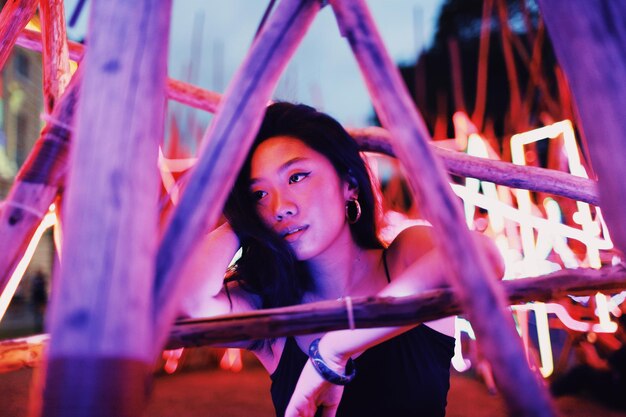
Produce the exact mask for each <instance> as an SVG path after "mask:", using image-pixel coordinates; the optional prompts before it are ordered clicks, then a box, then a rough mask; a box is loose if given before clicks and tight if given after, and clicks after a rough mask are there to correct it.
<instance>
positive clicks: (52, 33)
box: [39, 0, 72, 114]
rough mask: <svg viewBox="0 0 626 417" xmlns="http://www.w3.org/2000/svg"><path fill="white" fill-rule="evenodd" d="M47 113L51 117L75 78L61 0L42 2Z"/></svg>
mask: <svg viewBox="0 0 626 417" xmlns="http://www.w3.org/2000/svg"><path fill="white" fill-rule="evenodd" d="M39 13H40V15H41V33H43V35H44V36H43V50H44V52H43V96H44V111H45V112H46V113H47V114H49V113H51V112H52V109H53V108H54V104H55V103H56V101H57V99H58V98H59V97H60V96H61V95H62V94H63V91H65V88H66V87H67V85H68V84H69V82H70V79H71V78H72V74H71V73H70V60H69V50H68V45H67V34H66V30H65V12H64V10H63V1H62V0H40V3H39Z"/></svg>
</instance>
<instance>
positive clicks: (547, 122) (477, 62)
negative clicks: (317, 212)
mask: <svg viewBox="0 0 626 417" xmlns="http://www.w3.org/2000/svg"><path fill="white" fill-rule="evenodd" d="M4 3H5V1H2V0H0V6H3V5H4ZM271 3H272V2H270V1H254V2H253V1H249V0H232V1H229V2H228V3H227V5H226V3H225V2H223V1H217V0H202V1H201V0H185V1H174V9H173V14H172V30H171V39H170V47H169V75H170V77H172V78H175V79H178V80H181V81H185V82H188V83H191V84H195V85H197V86H199V87H201V88H204V89H207V90H210V91H214V92H218V93H223V92H224V90H225V89H226V87H227V86H228V83H229V81H230V79H231V78H232V76H233V74H234V73H235V71H236V70H237V68H238V66H239V65H240V63H241V62H242V61H243V59H244V57H245V54H246V52H247V50H248V48H249V47H250V45H251V43H252V41H253V39H254V37H255V33H256V32H257V31H258V29H259V27H260V22H261V21H262V18H263V15H264V13H265V12H266V10H267V9H268V7H269V6H268V5H269V4H271ZM367 4H368V6H369V7H370V10H371V13H372V15H373V17H374V19H375V21H376V22H377V24H378V27H379V30H380V32H381V35H382V37H383V39H384V42H385V44H386V46H387V48H388V50H389V52H390V54H391V56H392V57H393V59H394V61H395V62H396V63H397V66H398V69H399V71H400V73H401V74H402V77H403V79H404V81H405V83H406V86H407V88H408V90H409V92H410V94H411V96H412V98H413V100H414V102H415V104H416V106H417V108H418V109H419V111H420V113H421V114H422V116H423V118H424V120H425V122H426V124H427V126H428V128H429V131H430V134H431V136H432V138H433V141H434V142H435V144H437V145H438V146H441V147H445V148H447V149H453V150H456V151H458V152H465V153H468V154H470V155H474V156H479V157H484V158H490V159H500V160H504V161H507V162H514V163H516V164H523V165H532V166H540V167H544V168H550V169H554V170H559V171H564V172H568V173H571V174H574V175H577V176H583V177H589V178H594V177H595V175H594V171H593V166H592V165H591V163H590V160H589V157H588V152H587V150H586V142H585V138H584V137H582V135H581V134H580V132H579V130H578V128H577V121H576V111H575V108H574V105H573V102H572V97H571V94H570V92H569V89H568V86H567V80H566V79H565V77H564V75H563V73H562V71H561V69H560V67H559V64H558V62H557V61H556V59H555V56H554V53H553V51H552V47H551V44H550V39H549V36H548V34H547V33H546V30H545V27H544V25H543V22H542V20H541V14H540V11H539V8H538V6H537V4H536V2H535V0H437V1H429V0H368V1H367ZM89 5H90V1H89V0H86V1H85V0H66V1H65V8H66V11H65V13H66V18H67V24H68V35H69V37H70V38H71V40H72V41H74V42H78V43H84V44H87V45H88V44H89V39H88V37H87V33H88V31H87V28H88V24H89V22H88V21H89V18H88V17H89ZM29 28H31V29H33V30H38V29H39V22H38V18H37V17H35V18H34V19H33V20H32V22H31V23H30V26H29ZM165 52H166V51H164V53H165ZM41 77H42V71H41V55H40V54H39V53H38V52H34V51H30V50H27V49H25V48H22V47H19V46H16V47H15V48H14V49H13V52H12V55H11V57H10V58H9V60H8V62H7V63H6V65H5V66H4V68H2V70H1V72H0V199H4V198H5V197H6V195H7V193H8V192H9V190H10V187H11V185H12V183H13V181H14V179H15V176H16V174H17V172H18V170H19V168H20V166H21V165H22V164H23V163H24V161H25V159H26V157H27V156H28V154H29V152H30V149H31V148H32V146H33V144H34V142H35V141H36V140H37V138H38V137H39V132H40V130H41V128H42V126H43V119H42V117H41V114H42V112H43V107H42V106H43V102H42V87H41ZM274 98H275V99H277V100H289V101H297V102H303V103H306V104H309V105H313V106H315V107H317V108H319V109H320V110H323V111H325V112H328V113H329V114H331V115H332V116H334V117H336V118H337V119H338V120H339V121H340V122H342V123H343V124H344V125H346V126H347V127H365V126H375V125H378V124H379V121H378V119H377V117H376V115H375V113H374V111H373V108H372V104H371V101H370V100H369V98H368V95H367V92H366V89H365V86H364V84H363V81H362V78H361V76H360V74H359V71H358V68H357V66H356V62H355V60H354V58H353V57H352V55H351V52H350V50H349V48H348V45H347V42H346V41H345V40H344V39H343V38H342V37H341V36H340V33H339V30H338V28H337V24H336V21H335V19H334V16H333V14H332V10H331V9H330V7H329V6H327V7H325V8H324V9H323V10H322V11H321V12H320V14H319V16H318V17H317V18H316V21H315V23H314V24H313V26H312V28H311V30H310V31H309V33H308V34H307V36H306V38H305V39H304V41H303V43H302V44H301V45H300V47H299V49H298V51H297V53H296V55H295V57H294V59H293V60H292V61H291V63H290V64H289V66H288V67H287V70H286V71H285V73H284V74H283V76H282V78H281V80H280V83H279V85H278V87H277V89H276V91H275V92H274ZM210 122H211V114H209V113H207V112H204V111H201V110H196V109H192V108H190V107H187V106H184V105H182V104H180V103H177V102H174V101H169V103H168V115H167V126H166V137H165V138H164V139H163V143H162V155H163V156H162V162H164V163H162V164H160V165H161V169H162V173H161V174H162V178H163V190H162V200H161V209H162V210H163V212H164V213H165V214H164V216H163V219H166V218H167V213H168V212H169V210H170V209H171V207H173V205H174V204H175V200H176V198H175V195H176V193H178V192H179V191H180V190H181V189H183V188H184V179H185V175H184V174H185V172H186V170H187V169H188V167H189V166H191V165H193V161H194V158H195V157H196V155H197V151H198V148H199V145H200V144H201V142H202V139H203V135H204V132H205V131H206V128H207V126H208V125H209V123H210ZM366 157H367V158H368V161H369V162H370V165H371V166H372V169H373V172H374V174H375V176H376V179H377V181H378V183H379V185H380V191H381V201H382V205H383V210H384V214H385V217H384V224H383V230H382V232H383V235H384V237H385V238H386V239H388V240H391V239H393V237H394V236H395V234H397V233H398V232H399V231H400V230H402V228H404V227H406V226H408V225H410V224H414V223H416V222H422V220H421V219H420V213H419V202H416V201H413V199H412V197H411V193H410V191H409V189H408V186H407V184H406V182H405V181H404V177H403V174H402V169H401V167H399V166H398V164H397V162H396V161H395V160H394V159H392V158H389V157H384V156H380V155H376V154H368V155H367V156H366ZM174 161H185V164H182V165H184V167H183V168H172V167H173V166H174V165H175V164H174ZM170 162H171V163H170ZM451 184H452V187H453V189H454V191H455V192H456V193H457V195H458V196H459V200H460V202H461V203H462V204H463V206H464V210H465V214H466V220H467V224H468V227H470V228H471V229H476V230H479V231H481V232H483V233H485V234H486V235H488V236H490V237H491V238H492V239H493V240H494V241H495V242H496V244H497V246H498V248H499V250H500V252H501V253H502V256H503V258H504V259H505V263H506V272H505V279H516V278H520V277H528V276H536V275H543V274H546V273H549V272H552V271H556V270H559V269H562V268H575V267H587V268H600V267H601V266H603V265H611V264H615V263H618V262H620V261H621V258H620V254H618V253H617V252H616V251H615V250H614V249H613V244H612V242H611V239H610V234H609V231H608V230H607V228H606V225H605V224H604V221H603V219H602V213H601V211H600V210H599V209H598V208H597V207H594V206H591V205H589V204H586V203H581V202H575V201H572V200H569V199H566V198H563V197H558V196H554V195H548V194H545V193H535V192H528V191H523V190H514V189H510V188H507V187H502V186H496V185H494V184H492V183H487V182H483V181H479V180H475V179H471V178H459V177H455V178H452V179H451ZM54 224H55V222H54V220H53V219H51V220H49V221H46V220H44V223H43V224H42V227H41V228H40V231H39V233H38V234H37V235H36V236H35V238H34V239H33V242H32V243H31V247H30V251H29V253H27V255H26V256H25V258H24V260H23V268H22V270H21V271H20V272H19V274H16V276H14V278H13V279H12V282H14V283H15V288H14V294H8V293H7V292H6V291H5V294H3V295H2V297H0V340H4V341H5V343H3V344H2V345H1V346H0V372H3V373H0V387H1V388H0V389H2V390H3V392H5V393H7V394H6V395H2V396H0V409H2V410H9V411H8V413H9V414H6V413H5V412H4V411H3V415H11V416H12V415H14V416H22V415H26V414H25V413H26V411H25V410H26V409H25V403H26V402H27V400H26V398H27V396H28V384H29V381H30V380H31V379H32V378H33V377H37V369H38V363H39V359H40V357H41V353H42V352H41V348H38V349H39V350H38V349H37V348H32V347H29V348H24V349H22V347H23V346H24V345H23V344H22V345H20V344H19V343H20V342H15V343H17V345H15V344H13V345H11V344H10V342H7V341H8V340H12V339H15V338H21V337H29V336H32V335H37V334H41V333H43V332H44V329H45V326H44V323H45V310H46V305H47V300H48V296H49V291H50V287H51V280H52V279H53V277H54V271H55V264H56V262H57V258H56V251H55V233H54V232H53V230H54ZM57 238H58V236H57ZM18 275H19V276H18ZM11 295H12V296H11ZM624 297H625V295H624V294H623V293H620V294H597V295H595V296H593V297H566V298H565V299H563V300H560V301H559V302H558V303H556V302H555V303H548V304H543V303H532V304H527V305H523V306H515V307H513V308H512V314H513V315H514V317H515V320H516V323H517V325H518V330H519V332H520V334H521V336H522V339H523V341H524V344H525V347H526V351H527V356H528V360H529V363H531V366H532V367H533V368H534V369H535V370H536V371H537V372H538V373H539V374H541V376H542V377H543V378H544V379H545V381H546V384H550V385H551V387H552V390H553V393H554V394H555V396H559V397H563V398H560V399H559V402H558V405H559V407H560V409H561V410H562V411H563V412H564V413H566V414H568V415H570V414H571V415H591V414H592V413H599V412H601V413H603V415H626V413H625V412H622V411H619V410H622V409H626V407H625V405H624V400H622V399H620V398H621V394H620V392H623V391H622V388H626V383H625V382H624V381H626V362H625V361H624V359H622V357H623V356H624V354H625V353H624V352H626V350H625V349H624V347H623V346H624V345H623V343H624V341H625V340H626V339H624V337H623V327H622V324H621V322H622V307H623V301H624ZM5 310H6V312H5ZM457 330H458V331H457V333H458V334H457V342H458V343H457V352H456V355H455V358H454V361H453V367H454V377H453V382H452V389H451V394H450V405H449V407H448V410H449V413H448V414H449V415H476V416H478V415H505V411H504V408H503V404H502V400H501V399H500V398H499V396H498V394H497V388H496V386H495V383H494V381H493V377H492V375H491V370H490V366H489V364H488V363H487V361H485V359H484V358H483V357H482V356H481V354H480V351H479V349H478V348H477V345H476V343H475V338H474V334H473V331H472V327H471V323H469V322H467V321H466V320H464V319H463V317H459V318H458V321H457ZM31 340H32V339H31ZM29 346H30V345H29ZM155 372H156V373H157V375H158V377H157V378H156V382H155V393H154V394H155V395H154V401H153V403H152V405H151V409H150V410H149V415H151V416H165V415H174V413H177V414H178V415H180V412H181V411H182V412H185V414H188V415H195V414H204V412H203V411H202V410H205V409H211V410H213V411H215V410H221V411H220V412H219V413H216V414H217V415H271V413H272V410H271V403H270V402H269V395H267V394H268V387H269V378H268V377H267V375H265V374H264V372H263V371H262V370H261V369H260V367H259V365H258V363H256V361H255V360H254V359H253V358H252V357H251V356H250V355H248V354H246V353H245V352H241V351H239V350H235V349H228V350H225V349H214V348H209V347H205V348H195V349H181V350H175V351H165V352H163V356H162V358H161V359H160V360H159V362H158V363H157V364H155ZM235 375H236V376H235ZM618 397H619V398H618ZM468 401H470V403H469V404H476V406H475V407H469V409H468V406H467V404H468ZM219 407H221V408H219ZM250 409H252V410H255V411H254V412H251V411H250ZM167 410H169V411H167ZM168 413H169V414H168ZM229 413H230V414H229ZM455 413H456V414H455ZM481 413H483V414H481Z"/></svg>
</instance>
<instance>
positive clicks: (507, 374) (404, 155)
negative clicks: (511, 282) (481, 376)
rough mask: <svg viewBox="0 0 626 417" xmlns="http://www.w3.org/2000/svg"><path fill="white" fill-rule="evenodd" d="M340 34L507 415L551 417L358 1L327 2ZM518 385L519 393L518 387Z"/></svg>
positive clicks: (500, 298)
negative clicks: (431, 231)
mask: <svg viewBox="0 0 626 417" xmlns="http://www.w3.org/2000/svg"><path fill="white" fill-rule="evenodd" d="M330 3H331V5H332V6H333V10H334V12H335V16H336V17H337V21H338V23H339V27H340V31H341V33H342V34H343V35H344V36H345V37H346V39H347V41H348V43H349V44H350V47H351V48H352V51H353V53H354V55H355V57H356V59H357V62H358V63H359V67H360V69H361V73H362V75H363V77H364V79H365V84H366V85H367V88H368V90H369V92H370V96H371V98H372V101H373V103H374V108H375V109H376V112H377V114H378V115H379V117H380V119H381V121H382V123H383V126H384V127H386V128H387V129H388V130H389V132H390V133H391V135H392V137H393V139H394V141H393V143H392V145H393V147H394V150H395V151H396V155H398V157H399V159H400V161H401V162H402V164H403V166H404V167H405V169H406V171H407V176H408V179H409V183H410V184H411V187H412V189H413V192H414V193H415V194H416V196H417V200H418V201H419V203H420V205H421V208H422V209H423V211H424V214H425V215H426V218H427V219H428V220H429V221H430V222H431V223H432V225H433V227H434V228H435V229H436V230H437V233H436V234H435V235H436V237H437V241H436V243H437V246H438V247H439V249H440V250H441V253H442V254H444V256H445V257H446V259H448V260H449V268H450V271H451V272H452V273H451V274H449V276H450V278H451V279H450V281H451V284H452V286H453V288H454V290H455V292H456V294H457V295H458V296H459V300H460V302H461V305H462V306H463V308H464V309H465V310H466V311H467V315H468V317H469V319H470V321H471V322H472V324H473V326H474V330H475V331H476V335H477V339H478V340H479V341H480V343H481V347H482V349H483V352H484V353H485V356H486V357H487V358H488V359H489V361H490V362H491V364H492V365H493V367H494V373H495V376H496V379H497V381H498V384H499V388H500V389H501V391H502V393H503V395H504V398H505V399H506V402H507V405H508V407H509V410H510V413H511V414H512V415H520V416H531V415H532V416H553V415H555V412H554V410H553V406H552V404H551V401H550V397H549V395H548V392H547V391H546V389H545V387H543V386H542V385H541V383H540V382H539V380H538V378H537V375H535V374H533V372H532V371H531V370H530V369H529V367H528V364H527V362H526V359H525V354H524V350H523V347H522V344H521V341H520V339H519V336H518V334H517V331H516V330H515V326H514V323H513V320H512V318H511V316H510V315H509V314H507V313H506V310H505V297H504V294H503V292H502V290H501V288H499V287H498V286H496V284H495V277H494V276H493V275H494V273H493V271H492V269H491V268H490V267H489V266H488V264H487V262H486V259H485V257H484V255H483V254H482V253H480V252H479V251H478V249H477V248H476V247H475V246H474V245H473V242H472V240H471V236H470V233H469V231H468V230H467V226H466V225H465V220H464V216H463V213H462V210H461V207H460V205H459V204H458V202H457V201H456V198H455V197H454V196H453V195H452V192H451V191H450V187H449V186H448V180H447V178H446V174H445V172H444V170H443V167H442V166H441V162H440V161H439V160H438V159H437V158H435V157H434V155H433V154H432V151H431V150H430V147H429V146H428V142H429V139H430V138H429V133H428V130H427V128H426V125H425V123H424V121H423V120H422V118H421V116H420V115H419V113H418V112H417V110H416V109H415V107H414V105H413V103H412V100H411V98H410V96H409V93H408V91H407V89H406V87H405V86H404V84H403V82H402V78H401V76H400V74H399V72H398V70H397V68H396V67H395V65H394V64H393V62H392V60H391V58H390V56H389V55H388V54H387V52H386V50H385V48H384V46H383V42H382V39H381V37H380V35H379V34H378V31H377V30H376V27H375V24H374V22H373V20H372V17H371V15H370V13H369V11H368V10H367V6H366V5H365V2H364V1H363V0H350V1H348V0H344V1H339V0H331V2H330ZM520 386H521V387H524V388H523V389H522V390H520V388H519V387H520Z"/></svg>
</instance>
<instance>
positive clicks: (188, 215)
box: [154, 0, 320, 353]
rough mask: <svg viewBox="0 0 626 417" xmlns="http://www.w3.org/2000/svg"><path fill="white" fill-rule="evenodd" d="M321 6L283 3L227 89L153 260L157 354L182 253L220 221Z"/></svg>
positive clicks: (170, 315)
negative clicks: (280, 83) (287, 69)
mask: <svg viewBox="0 0 626 417" xmlns="http://www.w3.org/2000/svg"><path fill="white" fill-rule="evenodd" d="M319 8H320V2H319V1H317V0H286V1H282V2H281V3H280V4H279V5H278V6H277V8H276V10H274V12H273V13H272V16H271V17H270V19H269V20H268V22H267V23H266V24H265V26H264V28H263V30H262V31H261V33H260V34H259V36H258V37H257V39H256V40H255V41H254V43H253V45H252V48H251V49H250V52H249V53H248V55H247V56H246V58H245V60H244V62H243V64H242V65H241V67H240V68H239V70H238V72H237V74H236V75H235V76H234V78H233V81H232V82H231V84H230V86H229V87H228V89H227V91H226V94H225V97H224V99H223V100H222V103H221V104H220V109H219V111H218V113H217V114H216V116H215V119H213V121H212V124H211V126H210V127H209V129H208V131H207V133H206V134H205V137H204V139H203V144H204V147H203V149H202V150H201V154H200V157H199V159H198V162H197V164H196V165H195V167H194V168H193V172H192V174H191V177H190V179H189V182H188V184H187V186H186V188H185V192H184V193H183V195H182V198H181V200H180V202H179V204H178V206H177V207H176V209H175V211H174V213H173V215H172V218H171V221H170V224H169V225H168V227H167V230H166V231H165V234H164V236H163V240H162V242H161V245H160V247H159V252H158V256H157V271H156V281H155V289H154V296H155V304H154V305H155V311H154V317H155V322H156V323H157V329H156V331H155V338H156V341H157V343H156V346H155V348H156V350H155V353H156V352H158V351H159V350H160V349H161V348H162V346H163V344H164V343H165V341H166V339H167V334H168V332H169V329H170V327H171V323H172V321H173V320H174V317H175V315H176V312H177V308H178V304H177V302H178V299H179V296H178V293H179V291H180V288H184V283H183V280H184V278H185V277H184V276H179V275H180V271H181V270H182V267H183V265H184V262H185V255H186V254H188V253H190V250H191V249H192V248H193V247H194V246H195V245H196V244H197V242H199V240H200V239H201V238H202V236H203V235H204V234H205V233H206V231H207V230H208V229H209V228H211V227H212V226H213V225H214V224H215V222H217V220H218V219H219V216H220V215H221V212H222V207H223V206H224V203H225V201H226V198H227V197H228V192H229V190H230V188H231V186H232V184H233V183H234V182H235V178H236V175H237V173H238V172H239V169H240V167H241V165H242V164H243V161H244V159H245V157H246V154H247V152H248V149H249V148H250V146H251V144H252V141H253V140H254V136H255V134H256V131H257V130H258V128H259V126H260V124H261V121H262V118H263V115H264V114H265V111H264V110H265V106H266V104H267V103H268V101H269V100H270V98H271V93H272V91H273V90H274V88H275V87H276V84H277V82H278V79H279V77H280V74H281V73H282V72H283V70H284V69H285V67H286V66H287V63H288V62H289V59H290V58H291V56H292V55H293V54H294V52H295V50H296V47H297V46H298V45H299V43H300V41H301V40H302V38H303V37H304V35H305V34H306V32H307V29H308V28H309V26H310V24H311V22H312V21H313V18H314V17H315V16H316V14H317V11H318V10H319Z"/></svg>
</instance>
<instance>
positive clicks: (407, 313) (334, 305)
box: [0, 264, 626, 373]
mask: <svg viewBox="0 0 626 417" xmlns="http://www.w3.org/2000/svg"><path fill="white" fill-rule="evenodd" d="M501 285H502V286H503V287H504V291H505V292H506V294H507V296H508V299H509V303H510V304H523V303H527V302H532V301H541V302H545V303H548V302H553V301H557V302H558V301H559V300H561V299H562V298H563V297H566V296H568V295H578V296H585V295H593V294H596V293H597V292H598V291H602V292H605V293H611V292H618V291H621V290H623V289H625V288H626V268H625V266H624V264H619V265H615V266H608V267H603V268H601V269H590V268H588V269H585V268H580V269H564V270H560V271H557V272H553V273H550V274H547V275H542V276H540V277H529V278H519V279H515V280H508V281H502V282H501ZM352 307H353V313H354V324H355V327H357V328H367V327H380V326H391V325H406V324H412V323H420V322H424V321H428V320H435V319H438V318H442V317H447V316H449V315H454V314H461V313H463V310H462V308H461V305H460V304H459V302H458V297H456V296H455V295H454V292H453V291H452V290H451V289H450V288H438V289H433V290H428V291H424V292H422V293H420V294H417V295H413V296H409V297H399V298H394V297H362V298H358V299H353V300H352ZM346 308H347V307H346V304H345V302H343V301H323V302H316V303H310V304H304V305H298V306H292V307H284V308H276V309H266V310H257V311H253V312H249V313H243V314H229V315H224V316H216V317H208V318H194V319H185V320H179V321H178V322H176V324H175V325H174V327H173V329H172V332H171V333H170V337H169V339H168V342H167V345H166V348H168V349H176V348H180V347H192V346H203V345H212V344H220V343H222V344H223V343H232V342H241V341H250V340H255V339H264V338H271V337H283V336H293V335H297V334H307V333H314V332H328V331H332V330H343V329H347V328H349V326H350V323H349V321H348V315H347V310H346ZM590 324H591V323H590ZM47 341H48V339H47V337H46V335H38V336H33V337H29V338H20V339H15V340H7V341H2V342H0V353H1V352H5V351H9V350H12V351H15V350H20V351H21V353H22V354H21V355H14V356H12V357H11V358H9V359H8V360H3V361H0V373H2V372H6V371H11V370H14V369H19V368H21V367H23V366H25V365H26V364H27V360H28V358H32V357H33V356H34V355H40V354H41V351H42V349H41V345H42V344H43V343H47ZM31 352H32V353H31ZM25 362H26V363H25Z"/></svg>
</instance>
